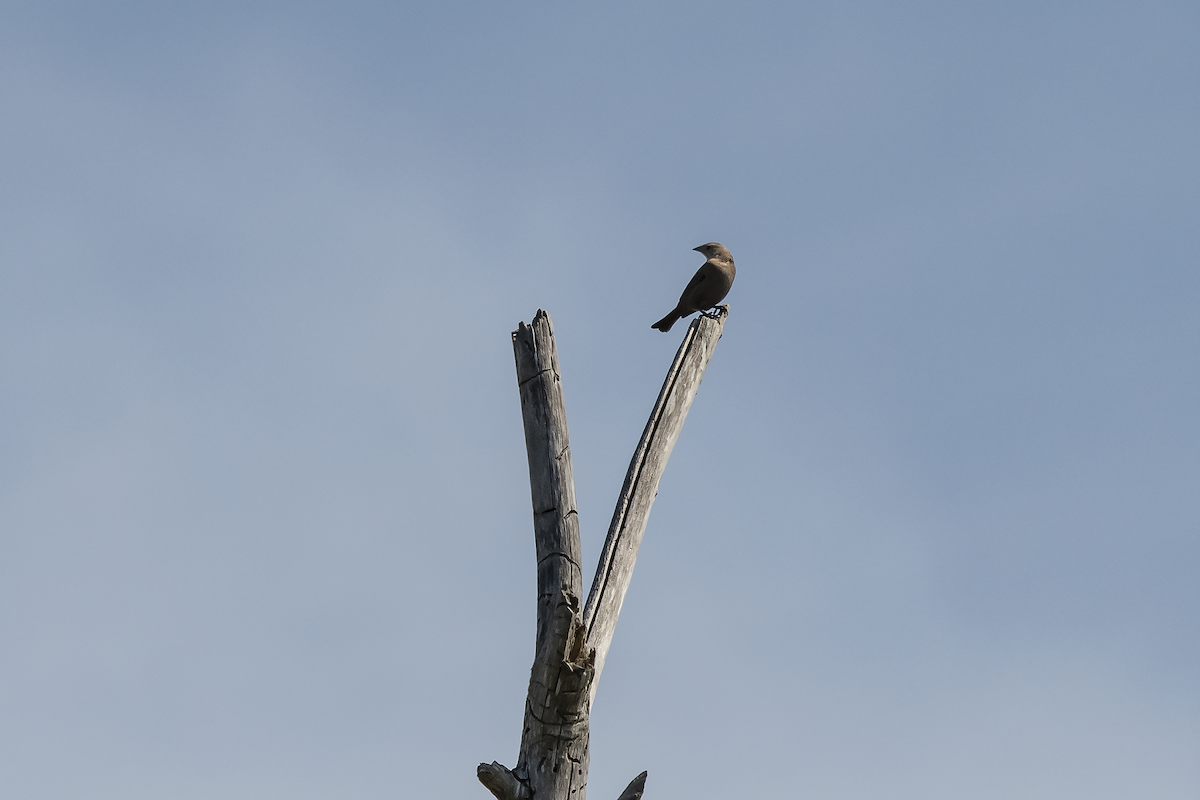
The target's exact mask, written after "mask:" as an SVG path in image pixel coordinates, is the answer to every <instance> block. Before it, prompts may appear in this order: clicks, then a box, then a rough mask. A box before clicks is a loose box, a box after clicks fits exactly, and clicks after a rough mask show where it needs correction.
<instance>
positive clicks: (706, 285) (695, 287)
mask: <svg viewBox="0 0 1200 800" xmlns="http://www.w3.org/2000/svg"><path fill="white" fill-rule="evenodd" d="M692 249H693V250H698V251H699V252H700V253H701V254H702V255H703V256H704V257H705V258H707V259H708V260H707V261H705V262H704V263H703V264H701V265H700V269H698V270H696V274H695V275H693V276H692V279H691V280H690V281H688V285H687V288H686V289H684V290H683V294H681V295H679V305H677V306H675V310H674V311H672V312H671V313H670V314H667V315H666V316H665V317H663V318H662V319H660V320H659V321H658V322H656V323H654V324H653V325H651V326H650V327H651V328H658V329H659V330H660V331H662V332H663V333H666V332H667V331H669V330H671V326H672V325H674V324H675V320H677V319H680V318H681V317H686V316H687V315H689V314H694V313H695V312H697V311H704V310H706V309H709V308H712V307H713V306H715V305H716V304H717V303H719V302H721V301H722V300H724V299H725V295H727V294H729V287H730V286H733V276H734V274H735V273H736V272H737V270H736V269H735V268H734V266H733V256H731V255H730V254H729V251H728V250H726V249H725V245H722V244H717V243H716V242H709V243H708V244H702V245H700V246H699V247H693V248H692Z"/></svg>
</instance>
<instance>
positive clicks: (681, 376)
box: [583, 306, 729, 708]
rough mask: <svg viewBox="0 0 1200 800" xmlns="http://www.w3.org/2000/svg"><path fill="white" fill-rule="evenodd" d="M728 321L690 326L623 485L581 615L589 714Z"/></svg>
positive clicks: (704, 320) (713, 319)
mask: <svg viewBox="0 0 1200 800" xmlns="http://www.w3.org/2000/svg"><path fill="white" fill-rule="evenodd" d="M728 318H729V306H721V307H720V308H719V309H718V310H717V311H716V313H714V314H701V315H700V316H699V317H698V318H697V319H695V320H693V321H692V324H691V325H689V326H688V330H687V333H686V334H684V337H683V343H682V344H680V345H679V350H678V351H677V352H676V353H675V360H674V362H672V364H671V368H670V369H669V370H668V371H667V377H666V380H664V381H663V385H662V390H661V391H659V393H658V400H657V402H655V404H654V410H653V411H652V412H651V413H650V419H649V421H647V422H646V428H645V430H644V431H642V438H641V441H639V442H638V446H637V449H636V450H634V452H633V458H632V460H630V462H629V470H628V471H627V472H626V473H625V484H624V485H623V486H622V487H621V496H620V498H619V499H618V500H617V507H616V510H615V511H614V512H613V518H612V522H611V523H610V524H609V526H608V536H607V538H606V539H605V541H604V549H603V550H602V551H601V553H600V563H599V564H598V565H597V567H596V576H595V578H594V579H593V580H592V590H591V591H590V592H589V593H588V599H587V605H586V606H585V607H584V612H583V624H584V626H585V627H586V628H587V649H588V650H589V651H593V652H594V653H595V668H594V671H595V674H594V676H593V677H592V685H591V690H590V694H589V697H588V708H591V704H592V701H593V700H594V699H595V696H596V686H597V684H598V683H599V680H600V671H601V670H602V669H603V668H604V659H605V657H606V656H607V655H608V648H609V645H611V644H612V637H613V632H614V631H615V630H616V627H617V617H618V616H620V614H621V604H622V603H624V601H625V592H626V591H627V590H628V589H629V581H630V579H632V577H633V565H634V563H635V562H636V561H637V554H638V548H639V547H640V546H641V544H642V535H643V534H644V533H645V530H646V522H647V520H648V519H649V518H650V507H651V506H652V505H653V504H654V498H655V497H656V496H657V495H658V482H659V480H660V479H661V478H662V474H663V470H665V469H666V466H667V459H669V458H670V457H671V450H672V449H674V447H675V442H676V440H678V439H679V432H680V431H681V430H683V422H684V420H685V419H686V418H687V413H688V410H689V409H691V407H692V400H693V399H695V397H696V390H697V389H699V388H700V381H701V379H702V378H703V377H704V370H705V369H707V367H708V362H709V360H710V359H711V358H712V354H713V350H714V349H715V348H716V346H717V341H718V340H719V339H720V338H721V332H722V331H723V330H724V329H725V321H726V320H727V319H728Z"/></svg>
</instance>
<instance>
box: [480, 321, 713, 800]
mask: <svg viewBox="0 0 1200 800" xmlns="http://www.w3.org/2000/svg"><path fill="white" fill-rule="evenodd" d="M728 313H729V311H728V307H727V306H723V307H722V308H721V309H720V310H719V311H718V312H717V313H716V314H714V315H711V316H709V315H701V316H700V318H698V319H697V320H695V321H694V322H692V324H691V326H690V327H689V328H688V331H687V334H685V336H684V339H683V344H682V345H680V348H679V351H678V352H677V353H676V354H675V361H674V362H673V363H672V364H671V369H670V370H669V371H668V372H667V379H666V381H665V382H664V383H663V388H662V391H660V392H659V395H658V401H657V402H656V403H655V406H654V411H653V412H652V413H651V415H650V421H649V422H647V423H646V429H645V431H644V432H643V433H642V439H641V441H640V442H639V443H638V446H637V449H636V450H635V451H634V455H633V460H632V462H631V463H630V465H629V471H628V473H627V474H626V476H625V485H624V487H623V488H622V490H621V497H620V499H619V500H618V501H617V509H616V511H615V512H614V514H613V520H612V524H611V525H610V527H609V531H608V538H607V540H606V541H605V543H604V551H603V553H602V554H601V557H600V564H599V566H598V567H597V569H596V576H595V578H594V579H593V581H592V590H591V593H590V595H589V596H588V601H587V607H586V610H585V609H584V607H583V606H582V603H581V601H580V598H581V597H582V594H583V575H582V570H581V567H580V561H581V558H580V545H579V515H578V513H577V512H576V509H575V483H574V478H573V477H572V473H571V446H570V441H569V438H568V436H567V412H566V406H565V405H564V403H563V395H562V381H561V379H560V377H559V369H558V354H557V352H556V351H555V348H554V331H553V328H552V327H551V324H550V316H549V315H548V314H546V312H544V311H540V310H539V311H538V313H537V315H536V316H535V317H534V318H533V324H532V325H526V324H525V323H521V324H520V326H519V327H518V328H517V330H515V331H513V352H514V355H515V357H516V362H517V385H518V387H519V389H520V394H521V416H522V418H523V421H524V424H525V449H526V452H527V454H528V458H529V486H530V495H531V497H532V500H533V528H534V538H535V541H536V549H537V576H538V601H537V638H536V646H535V655H534V660H533V668H532V669H531V670H530V675H529V692H528V694H527V696H526V700H525V725H524V728H523V730H522V732H521V750H520V754H519V756H518V760H517V765H516V767H514V768H513V769H512V770H509V769H508V768H506V767H504V766H503V765H501V764H499V763H497V762H495V761H493V762H492V763H491V764H480V765H479V767H478V769H477V771H476V774H477V775H478V777H479V780H480V782H481V783H483V785H484V786H486V787H487V788H488V789H489V790H490V791H491V792H492V794H494V795H495V796H496V797H497V798H499V800H585V798H586V795H587V774H588V715H589V712H590V709H591V705H592V700H593V698H594V697H595V691H596V688H595V687H596V679H597V678H598V676H599V674H600V667H601V666H602V665H603V663H604V657H605V655H607V653H608V647H609V645H610V644H611V642H612V635H613V631H614V630H615V628H616V624H617V616H618V615H619V614H620V612H621V603H622V601H623V600H624V598H625V591H626V590H627V589H628V588H629V580H630V578H631V577H632V575H633V565H634V562H635V561H636V560H637V551H638V546H639V545H640V544H641V541H642V534H643V532H644V531H645V528H646V520H647V518H648V517H649V514H650V506H651V504H652V503H653V502H654V496H655V494H656V493H657V492H658V481H659V478H661V477H662V473H663V469H664V468H665V467H666V464H667V459H668V458H669V457H670V455H671V449H672V448H673V447H674V446H675V441H676V439H678V437H679V431H680V429H682V427H683V421H684V418H685V417H686V416H687V412H688V409H689V408H690V407H691V404H692V399H693V398H694V397H695V396H696V389H697V388H698V387H699V386H700V379H701V378H702V377H703V375H704V369H705V367H707V366H708V361H709V359H710V358H711V357H712V351H713V348H714V347H715V346H716V344H717V340H718V339H719V338H720V337H721V330H722V329H723V328H724V326H725V319H726V318H727V317H728ZM645 784H646V773H645V772H643V773H642V774H641V775H639V776H637V777H636V778H634V779H633V781H632V782H631V783H630V784H629V786H628V787H626V789H625V791H624V792H623V793H622V794H621V797H620V798H619V800H638V798H640V797H641V796H642V791H643V789H644V787H645Z"/></svg>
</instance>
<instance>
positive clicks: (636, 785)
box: [617, 772, 646, 800]
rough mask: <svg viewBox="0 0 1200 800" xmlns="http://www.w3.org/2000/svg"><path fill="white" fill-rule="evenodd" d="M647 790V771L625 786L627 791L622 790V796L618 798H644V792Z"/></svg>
mask: <svg viewBox="0 0 1200 800" xmlns="http://www.w3.org/2000/svg"><path fill="white" fill-rule="evenodd" d="M645 790H646V773H645V772H643V773H642V774H641V775H638V776H637V777H636V778H634V779H633V780H632V781H630V782H629V785H628V786H626V787H625V791H623V792H621V796H620V797H618V798H617V800H642V792H644V791H645Z"/></svg>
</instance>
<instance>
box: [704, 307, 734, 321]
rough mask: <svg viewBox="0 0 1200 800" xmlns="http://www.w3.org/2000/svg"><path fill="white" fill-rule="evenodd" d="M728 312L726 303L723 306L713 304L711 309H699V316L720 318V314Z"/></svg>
mask: <svg viewBox="0 0 1200 800" xmlns="http://www.w3.org/2000/svg"><path fill="white" fill-rule="evenodd" d="M728 314H729V306H728V304H726V305H723V306H713V308H712V310H710V311H701V312H700V316H702V317H708V318H709V319H720V318H721V317H722V315H728Z"/></svg>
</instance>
